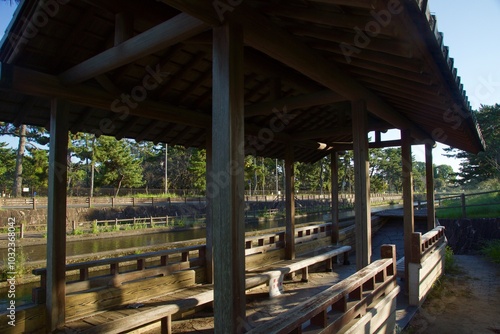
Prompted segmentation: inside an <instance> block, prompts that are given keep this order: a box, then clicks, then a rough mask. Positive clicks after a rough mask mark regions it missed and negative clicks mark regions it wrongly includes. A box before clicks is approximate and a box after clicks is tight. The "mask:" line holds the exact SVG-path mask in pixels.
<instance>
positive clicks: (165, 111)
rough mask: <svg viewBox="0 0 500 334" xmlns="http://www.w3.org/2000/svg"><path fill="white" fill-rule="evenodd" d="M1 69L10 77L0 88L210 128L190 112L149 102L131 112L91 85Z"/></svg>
mask: <svg viewBox="0 0 500 334" xmlns="http://www.w3.org/2000/svg"><path fill="white" fill-rule="evenodd" d="M1 66H2V67H8V68H9V69H8V70H7V73H9V76H8V77H6V78H2V79H5V81H6V83H5V84H2V83H0V85H2V86H3V87H5V88H6V89H10V90H13V91H16V92H20V93H24V94H28V95H35V96H42V97H58V98H62V99H64V100H67V101H70V102H73V103H75V104H79V105H82V106H88V107H92V108H97V109H104V110H112V111H116V112H117V113H120V117H128V115H132V116H139V117H142V118H149V119H155V120H158V121H164V122H176V123H179V124H183V125H189V126H194V127H199V128H207V127H210V124H211V117H210V116H209V115H205V114H202V113H197V112H194V111H192V110H189V109H185V108H180V107H176V106H171V105H168V104H166V103H159V102H153V101H149V100H145V101H142V102H140V103H134V104H133V106H136V107H135V108H132V107H130V106H129V105H128V104H127V103H125V102H122V101H121V97H120V96H116V95H113V94H110V93H107V92H105V91H103V90H100V89H96V88H95V87H93V86H90V85H85V84H82V85H78V86H74V87H65V86H63V85H62V84H61V83H60V82H59V80H58V78H57V77H55V76H52V75H49V74H45V73H41V72H37V71H33V70H29V69H24V68H21V67H16V66H9V65H5V64H1ZM132 102H133V101H132Z"/></svg>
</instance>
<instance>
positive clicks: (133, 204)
mask: <svg viewBox="0 0 500 334" xmlns="http://www.w3.org/2000/svg"><path fill="white" fill-rule="evenodd" d="M132 207H135V197H132Z"/></svg>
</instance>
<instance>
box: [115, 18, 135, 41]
mask: <svg viewBox="0 0 500 334" xmlns="http://www.w3.org/2000/svg"><path fill="white" fill-rule="evenodd" d="M133 36H134V19H133V17H132V15H131V13H128V12H120V13H118V14H116V15H115V46H117V45H120V44H122V43H123V42H125V41H127V40H129V39H131V38H132V37H133Z"/></svg>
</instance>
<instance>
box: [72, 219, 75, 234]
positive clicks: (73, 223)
mask: <svg viewBox="0 0 500 334" xmlns="http://www.w3.org/2000/svg"><path fill="white" fill-rule="evenodd" d="M71 228H72V229H73V234H75V231H76V222H75V221H74V220H72V221H71Z"/></svg>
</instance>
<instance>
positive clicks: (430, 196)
mask: <svg viewBox="0 0 500 334" xmlns="http://www.w3.org/2000/svg"><path fill="white" fill-rule="evenodd" d="M425 185H426V190H427V191H426V192H427V196H426V197H427V230H428V231H430V230H432V229H433V228H434V227H436V208H435V206H434V200H435V198H434V166H433V162H432V145H429V144H426V145H425Z"/></svg>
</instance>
